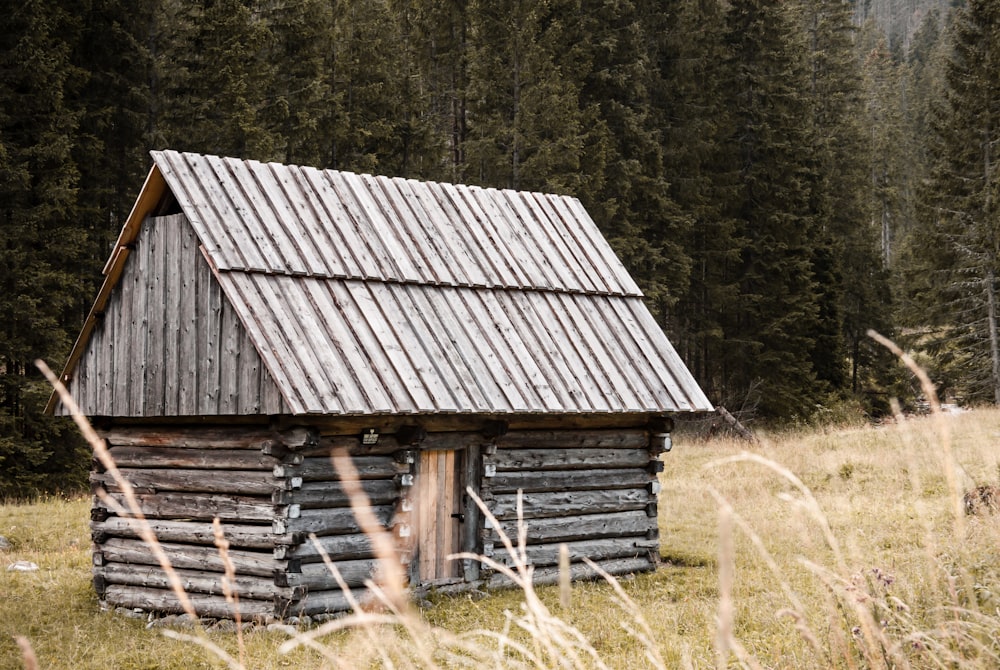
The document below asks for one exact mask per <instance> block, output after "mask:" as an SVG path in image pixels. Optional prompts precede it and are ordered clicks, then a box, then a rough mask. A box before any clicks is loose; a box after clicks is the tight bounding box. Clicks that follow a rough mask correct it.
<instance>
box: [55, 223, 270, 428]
mask: <svg viewBox="0 0 1000 670" xmlns="http://www.w3.org/2000/svg"><path fill="white" fill-rule="evenodd" d="M70 391H71V392H72V393H73V394H74V396H75V397H76V398H77V402H79V403H80V405H81V408H82V409H83V411H84V413H85V414H88V415H91V416H119V417H126V416H132V417H138V416H199V415H200V416H212V415H235V414H281V413H284V412H286V411H287V409H286V408H285V407H284V403H283V402H282V400H281V395H280V393H279V392H278V390H277V388H276V387H275V385H274V382H273V381H272V380H271V377H270V375H269V374H268V372H267V370H266V369H265V367H264V365H263V363H262V361H261V358H260V356H259V355H258V354H257V351H256V349H255V348H254V346H253V344H252V343H251V342H250V340H249V338H248V336H247V333H246V330H245V329H244V328H243V326H242V324H241V323H240V320H239V318H238V316H237V315H236V313H235V312H234V310H233V308H232V306H231V305H230V304H229V303H228V302H227V301H226V299H225V297H224V296H223V295H222V290H221V288H220V287H219V284H218V282H217V281H216V280H215V278H214V277H213V276H212V273H211V270H210V269H209V267H208V264H207V262H206V261H205V259H204V258H203V257H202V255H201V251H200V250H199V248H198V239H197V237H196V236H195V233H194V229H193V228H192V227H191V226H190V224H189V223H188V222H187V219H186V218H185V216H184V215H183V214H175V215H172V216H164V217H158V218H150V219H147V220H146V221H145V222H144V223H143V227H142V231H141V232H140V233H139V237H138V239H137V240H136V248H135V250H134V251H133V252H132V253H131V254H130V255H129V258H128V260H127V261H126V265H125V271H124V273H123V274H122V277H121V280H120V282H119V284H118V286H116V287H115V289H114V290H113V292H112V295H111V298H110V300H109V301H108V305H107V309H106V310H105V313H104V317H103V319H102V320H101V321H100V322H99V323H98V325H97V327H95V328H94V331H93V334H92V335H91V338H90V341H89V343H88V345H87V350H86V352H85V353H84V355H83V356H82V357H81V359H80V362H79V364H78V366H77V369H76V372H75V373H74V375H73V378H72V380H71V383H70Z"/></svg>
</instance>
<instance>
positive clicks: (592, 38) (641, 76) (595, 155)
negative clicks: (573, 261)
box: [578, 0, 691, 322]
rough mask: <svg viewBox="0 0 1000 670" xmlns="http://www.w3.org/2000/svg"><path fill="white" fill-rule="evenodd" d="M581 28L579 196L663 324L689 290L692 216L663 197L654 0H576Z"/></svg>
mask: <svg viewBox="0 0 1000 670" xmlns="http://www.w3.org/2000/svg"><path fill="white" fill-rule="evenodd" d="M581 9H582V10H583V11H582V14H581V18H582V23H581V25H580V30H579V33H578V34H579V36H580V37H579V44H580V47H581V52H580V53H581V54H586V55H587V60H586V61H585V63H586V65H587V67H586V70H585V71H584V72H583V73H582V85H581V88H580V96H579V100H580V109H581V113H582V117H581V122H582V127H583V128H584V129H585V130H586V133H585V135H584V136H583V138H582V139H583V144H582V157H581V163H580V166H581V173H582V174H581V183H580V191H579V195H580V197H581V200H582V201H583V203H584V205H585V206H586V207H587V210H588V211H589V212H590V213H591V215H592V216H593V217H594V219H595V221H596V222H597V224H598V225H599V226H601V228H602V230H603V231H604V234H605V235H606V236H607V237H608V240H609V242H610V243H611V245H612V247H614V249H615V251H616V252H617V253H618V255H619V256H620V257H621V258H622V260H623V262H624V263H625V265H626V266H627V267H628V268H629V270H630V271H631V272H632V274H633V276H634V277H635V278H636V281H637V283H638V284H639V286H640V287H641V288H642V290H643V292H644V293H645V295H646V301H647V304H648V305H649V307H650V308H651V309H652V310H653V312H654V314H656V315H658V317H659V319H660V320H661V322H665V321H666V317H667V314H668V312H669V310H670V308H672V307H673V306H674V305H675V304H676V302H677V300H678V299H679V297H680V296H681V295H683V294H684V292H685V291H686V290H687V282H688V277H689V275H690V269H691V259H690V257H689V256H688V255H687V253H686V252H685V249H684V247H683V240H684V239H685V237H686V235H687V233H688V230H689V228H690V225H691V220H690V218H689V217H688V216H686V215H685V214H684V213H683V212H682V211H681V210H680V208H679V207H678V206H677V204H676V203H675V202H674V201H673V200H671V198H670V194H669V190H670V185H669V183H668V182H667V180H666V177H665V168H664V151H663V135H662V130H661V128H660V127H659V125H658V121H659V118H658V117H657V114H656V111H655V108H654V105H653V99H654V90H655V88H656V86H657V83H658V80H659V77H658V74H657V73H656V72H655V69H654V67H653V59H654V58H655V48H653V39H652V37H651V33H650V32H649V30H648V29H647V25H646V22H647V21H649V22H652V21H653V20H654V19H655V17H657V16H658V11H659V6H658V3H657V2H654V1H653V0H639V1H637V2H619V1H617V0H584V1H583V2H582V3H581Z"/></svg>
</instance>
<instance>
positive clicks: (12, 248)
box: [0, 0, 1000, 496]
mask: <svg viewBox="0 0 1000 670" xmlns="http://www.w3.org/2000/svg"><path fill="white" fill-rule="evenodd" d="M3 15H4V17H5V20H4V22H3V25H2V27H0V208H2V211H0V284H2V288H0V303H2V307H0V314H2V315H3V320H2V322H0V495H5V496H21V495H27V494H32V493H35V492H39V491H45V490H66V489H71V488H73V487H76V486H80V485H82V484H83V483H84V482H85V479H86V468H87V466H88V464H89V455H88V454H87V453H86V451H85V450H84V449H83V447H82V445H81V444H80V443H79V442H78V441H77V439H76V438H75V437H74V435H75V430H74V429H72V428H71V427H70V426H69V425H68V424H66V423H64V422H61V421H54V420H51V419H48V418H46V417H44V416H43V415H42V412H41V410H42V407H43V406H44V404H45V401H46V399H47V397H48V394H49V388H48V387H47V385H46V384H45V382H44V381H43V380H42V379H41V376H40V374H39V373H38V372H37V370H36V369H35V367H34V365H33V361H34V360H35V359H37V358H42V359H45V360H46V361H48V362H49V363H50V364H52V365H53V366H54V367H58V366H60V365H61V364H62V362H63V360H64V359H65V356H66V354H67V353H68V350H69V348H70V346H71V344H72V341H73V338H75V337H76V334H77V332H78V330H79V328H80V326H81V324H82V322H83V319H84V317H85V316H86V313H87V311H88V309H89V308H90V304H91V300H92V298H93V296H94V295H95V293H96V289H97V286H98V285H99V282H100V279H101V274H100V271H101V268H102V266H103V264H104V261H105V260H106V258H107V254H108V253H109V251H110V248H111V245H112V243H113V241H114V239H115V238H116V237H117V234H118V231H119V229H120V227H121V225H122V223H123V222H124V220H125V218H126V217H127V215H128V212H129V210H130V208H131V205H132V202H133V199H134V198H135V195H136V193H137V192H138V190H139V188H140V186H141V184H142V182H143V179H144V178H145V175H146V173H147V171H148V169H149V166H150V158H149V156H148V151H149V150H150V149H159V148H171V149H176V150H182V151H195V152H199V153H208V154H218V155H226V156H236V157H241V158H252V159H257V160H262V161H279V162H285V163H295V164H302V165H311V166H316V167H320V168H333V169H340V170H350V171H356V172H370V173H375V174H385V175H392V176H404V177H412V178H418V179H431V180H438V181H449V182H461V183H467V184H477V185H483V186H495V187H503V188H508V187H509V188H516V189H525V190H539V191H549V192H557V193H564V194H571V195H575V196H577V197H579V198H580V199H581V200H582V201H583V204H584V205H585V206H586V208H587V209H588V211H589V212H590V213H591V216H593V218H594V219H595V221H596V222H597V223H598V225H599V226H600V227H601V229H602V230H603V231H604V233H605V235H606V236H607V237H608V238H609V240H610V241H611V243H612V246H613V247H614V248H615V249H616V250H617V252H618V253H619V255H620V256H621V257H622V259H623V261H624V262H625V264H626V266H627V267H628V268H629V269H630V271H631V272H632V273H633V275H634V276H635V278H636V280H637V281H638V282H639V284H640V286H641V287H642V288H643V290H644V292H645V294H646V296H647V300H648V304H649V306H650V308H651V309H652V310H653V313H654V315H655V316H656V317H657V318H658V319H659V321H660V323H661V324H662V326H663V328H664V329H665V330H666V332H667V333H668V335H669V336H670V338H671V341H672V342H673V343H674V345H675V346H676V347H677V349H678V351H679V353H680V354H681V356H682V358H683V359H684V361H685V362H686V363H687V365H688V366H689V367H690V369H691V370H692V372H693V373H694V375H695V377H696V378H697V379H698V381H699V382H700V383H701V385H702V387H703V388H704V389H705V391H706V393H707V394H708V396H709V398H710V399H711V400H712V401H713V402H715V403H717V404H722V405H725V406H726V407H728V408H730V409H731V410H734V411H736V410H739V411H742V412H743V416H744V417H745V418H753V419H757V420H766V421H772V422H776V423H787V422H807V421H815V420H822V419H823V417H825V416H836V415H842V414H844V413H850V414H861V413H865V414H867V415H868V416H873V417H875V416H878V415H880V414H884V413H886V412H888V411H889V401H890V398H894V397H900V398H903V399H904V400H906V399H912V398H914V392H913V391H912V390H911V389H910V388H909V386H908V384H909V382H908V381H907V379H908V378H907V377H906V376H905V375H903V374H902V372H901V371H900V368H899V365H898V363H897V362H896V361H895V359H894V358H893V357H892V356H891V355H890V354H889V353H888V352H887V351H884V350H883V349H882V348H881V347H880V346H878V345H877V344H875V342H874V341H872V340H871V339H870V338H869V337H868V336H867V335H866V333H867V331H868V329H875V330H877V331H879V332H881V333H883V334H885V335H886V336H888V337H890V338H893V339H895V340H897V341H898V342H900V343H901V344H903V345H904V346H906V347H908V348H909V349H910V350H911V351H912V352H914V355H916V356H917V357H918V358H919V360H920V362H921V363H922V364H923V365H925V366H926V367H927V369H928V370H929V371H930V374H931V375H932V376H933V378H934V379H935V380H936V381H937V382H938V383H939V384H940V392H941V394H942V395H944V396H945V397H948V398H954V399H956V400H957V401H958V402H963V403H975V402H990V403H992V402H1000V343H998V334H997V330H998V325H997V321H998V318H1000V317H998V314H997V312H998V310H1000V306H998V300H1000V296H998V295H997V289H998V278H997V275H998V273H1000V225H998V223H1000V214H998V211H1000V203H998V202H996V199H997V197H998V195H1000V188H998V186H1000V175H998V173H997V170H996V168H995V165H996V164H997V163H998V162H1000V155H995V154H1000V147H998V142H1000V80H998V79H997V77H996V76H995V73H996V72H998V71H1000V3H996V2H995V0H964V1H963V0H950V1H949V0H854V1H850V0H791V1H789V0H488V1H487V0H433V1H431V0H420V1H417V0H127V1H126V0H75V1H74V2H64V1H62V0H17V1H16V2H13V1H12V0H5V2H4V12H3Z"/></svg>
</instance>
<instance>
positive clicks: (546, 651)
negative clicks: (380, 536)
mask: <svg viewBox="0 0 1000 670" xmlns="http://www.w3.org/2000/svg"><path fill="white" fill-rule="evenodd" d="M663 460H664V461H665V464H666V471H665V472H664V474H663V475H662V482H663V492H662V494H661V502H660V526H661V543H662V554H663V559H664V565H663V567H662V568H661V569H660V570H658V571H657V572H656V573H654V574H645V575H637V576H635V577H629V578H625V579H622V580H621V581H620V584H619V588H618V589H617V590H616V589H615V588H614V587H613V586H612V585H609V584H607V583H603V582H600V583H579V584H574V585H573V587H572V593H571V596H572V601H571V603H570V606H569V607H564V606H563V605H561V604H560V593H559V591H558V589H556V588H544V589H538V591H537V593H535V592H532V591H529V592H527V593H524V592H521V591H507V592H500V593H497V594H494V595H491V596H489V597H486V598H478V599H474V598H471V597H469V596H456V597H450V598H449V597H436V598H433V599H432V600H433V606H432V607H428V608H424V609H421V610H417V611H415V612H412V613H408V614H405V615H404V617H403V618H402V619H398V618H397V619H395V620H393V621H391V622H388V623H385V624H370V625H363V626H361V627H360V628H359V629H356V630H355V631H354V632H334V633H330V634H329V635H325V636H321V637H317V638H316V639H315V640H313V639H311V638H310V639H306V638H305V637H302V636H301V632H300V637H299V640H298V641H299V643H300V644H299V646H298V647H297V648H295V649H293V650H291V651H289V652H287V653H285V650H283V649H281V646H282V644H283V643H286V642H287V641H288V640H289V639H290V634H291V633H290V632H289V631H280V630H270V631H269V630H264V629H255V630H253V631H250V632H248V633H247V634H246V635H244V636H243V640H242V642H243V647H244V648H243V650H242V651H241V650H240V644H239V642H240V641H239V640H238V639H237V636H236V635H235V634H233V633H222V632H211V631H201V630H195V629H191V630H186V631H185V630H182V631H181V632H182V633H185V634H188V635H191V636H192V637H194V638H195V639H196V640H197V641H190V640H177V639H172V638H168V637H167V636H166V635H165V634H164V632H163V630H162V629H147V628H146V622H145V621H143V620H132V619H127V618H124V617H121V616H116V615H112V614H108V613H102V612H99V611H98V608H97V602H96V598H95V596H94V594H93V592H92V590H91V586H90V581H89V578H90V574H89V573H90V555H89V551H90V545H89V536H88V530H87V518H88V508H89V502H88V501H86V500H70V501H63V500H50V501H43V502H38V503H34V504H30V505H0V535H3V536H5V537H7V538H8V539H9V540H10V541H11V542H12V543H13V549H12V550H10V551H8V552H6V554H3V555H2V558H3V559H4V560H3V563H4V566H5V567H6V565H7V564H9V563H12V562H14V561H16V560H24V561H32V562H34V563H37V564H38V565H39V566H40V570H38V571H37V572H8V571H3V572H2V573H0V667H2V668H20V667H24V665H23V662H22V655H21V652H20V650H19V648H18V646H17V644H16V642H15V637H16V636H20V637H23V638H26V639H27V640H28V641H30V644H31V646H32V647H33V649H34V652H35V654H36V655H37V659H38V667H40V668H46V669H57V668H67V669H68V668H74V669H84V668H102V669H107V668H217V667H236V666H237V665H238V662H239V659H240V658H242V662H243V664H244V665H245V667H248V668H284V667H295V668H305V667H308V668H319V667H384V666H386V665H387V661H386V658H383V657H382V656H380V655H379V650H389V651H384V652H383V653H385V654H387V657H388V658H390V660H391V661H392V664H393V665H394V666H395V667H431V666H439V667H481V666H492V667H574V666H586V667H608V668H637V667H663V668H711V667H748V668H756V667H761V668H907V667H912V668H938V667H956V668H995V667H1000V514H992V513H988V512H985V511H983V512H981V513H977V514H971V515H969V514H966V513H965V511H964V509H963V508H962V494H963V493H964V492H965V491H967V490H970V489H972V488H974V487H975V486H976V485H987V484H989V485H996V484H997V483H998V481H1000V411H997V410H980V411H974V412H968V413H964V414H959V415H954V416H941V417H930V418H923V419H919V420H912V421H909V422H907V423H905V424H904V425H902V426H886V427H880V428H875V427H853V428H849V429H840V430H825V431H815V432H804V433H801V434H795V435H782V436H773V437H768V436H762V440H761V443H760V444H759V445H755V446H752V447H749V446H748V445H746V444H744V443H737V442H728V441H713V442H704V443H702V442H699V443H685V442H684V441H683V440H678V444H676V446H675V448H674V450H673V451H672V452H670V453H668V454H665V455H664V456H663ZM528 532H529V534H530V525H529V528H528ZM630 603H631V604H630ZM633 606H634V607H633ZM292 632H294V631H292ZM303 632H304V631H303ZM307 642H308V643H310V644H313V645H314V647H313V648H308V647H307V646H306V643H307ZM207 644H216V645H218V646H219V647H220V648H222V649H224V650H225V652H226V653H228V654H230V655H231V657H232V658H233V659H234V661H233V662H230V663H229V664H228V666H227V663H226V662H225V661H222V660H220V659H219V658H218V657H217V656H216V655H214V654H212V653H210V652H208V651H206V649H205V645H207ZM517 645H521V646H520V647H518V646H517Z"/></svg>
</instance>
